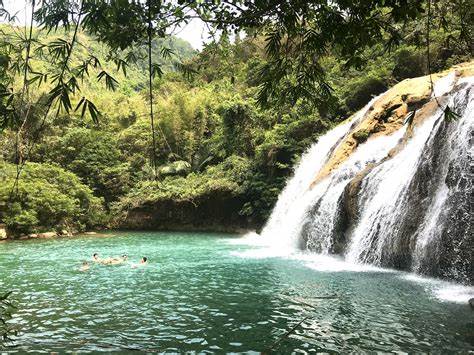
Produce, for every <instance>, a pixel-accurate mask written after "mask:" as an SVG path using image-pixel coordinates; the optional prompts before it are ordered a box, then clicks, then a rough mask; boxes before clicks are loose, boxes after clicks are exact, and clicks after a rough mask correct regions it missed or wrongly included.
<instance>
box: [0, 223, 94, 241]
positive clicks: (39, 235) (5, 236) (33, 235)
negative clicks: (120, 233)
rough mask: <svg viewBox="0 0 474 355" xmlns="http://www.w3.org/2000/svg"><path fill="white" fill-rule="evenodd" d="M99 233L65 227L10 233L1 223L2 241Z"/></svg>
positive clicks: (0, 237) (0, 238) (0, 234)
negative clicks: (34, 231) (54, 229)
mask: <svg viewBox="0 0 474 355" xmlns="http://www.w3.org/2000/svg"><path fill="white" fill-rule="evenodd" d="M99 234H100V232H96V231H87V232H78V231H68V230H65V229H64V230H61V231H49V232H41V233H31V234H21V235H9V234H8V232H7V228H6V226H5V225H4V224H0V242H2V241H11V240H30V239H53V238H68V237H74V236H76V235H99Z"/></svg>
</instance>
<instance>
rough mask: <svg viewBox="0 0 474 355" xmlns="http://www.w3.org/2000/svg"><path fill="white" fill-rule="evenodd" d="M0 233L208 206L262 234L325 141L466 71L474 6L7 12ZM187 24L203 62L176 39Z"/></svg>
mask: <svg viewBox="0 0 474 355" xmlns="http://www.w3.org/2000/svg"><path fill="white" fill-rule="evenodd" d="M0 5H1V6H0V16H1V17H2V20H3V22H4V24H3V25H2V26H1V28H0V127H1V128H0V129H1V131H0V137H1V139H0V161H1V165H0V181H1V186H0V222H3V223H5V224H6V225H7V228H8V229H9V231H11V232H12V233H13V234H15V235H19V234H28V233H34V232H39V231H45V230H51V229H57V230H63V229H68V230H77V231H80V230H85V229H91V228H101V227H106V226H112V227H114V226H118V227H120V221H121V218H122V217H123V215H124V214H126V213H127V211H129V210H131V209H134V208H137V207H139V206H142V205H144V204H146V205H152V204H160V203H164V202H169V201H172V202H173V203H174V206H175V207H176V208H180V206H181V205H182V204H192V205H193V206H194V207H195V208H199V206H200V201H202V200H203V199H212V197H213V196H214V195H215V193H216V192H225V193H226V194H227V195H228V196H234V197H235V196H237V197H239V200H240V201H242V203H241V205H239V206H238V208H237V209H236V210H235V211H232V212H233V213H234V212H235V213H236V214H239V215H240V216H243V217H245V218H247V220H248V223H249V226H252V227H257V228H258V227H259V226H261V225H262V224H263V223H264V221H265V220H266V218H268V216H269V213H270V211H271V209H272V207H273V205H274V203H275V201H276V199H277V196H278V194H279V192H280V191H281V189H282V187H283V184H284V181H285V179H286V178H287V177H288V176H289V175H290V174H291V172H292V167H293V166H294V165H295V163H296V162H297V161H298V159H299V157H300V156H301V154H302V153H303V152H304V151H305V149H307V148H308V147H309V146H310V145H311V144H312V143H314V142H315V141H316V140H317V139H318V136H320V135H321V134H324V132H326V131H327V130H328V129H329V128H331V127H332V126H334V125H336V124H337V123H339V122H341V121H342V120H344V119H345V118H347V117H348V116H349V115H351V114H352V113H354V112H355V111H357V110H358V109H360V108H361V107H363V106H364V104H365V103H367V102H368V101H369V100H370V98H371V97H372V96H373V95H377V94H379V93H381V92H383V91H385V90H386V89H387V88H389V87H390V86H391V85H393V84H395V83H397V82H398V81H401V80H403V79H405V78H409V77H414V76H419V75H424V74H428V73H430V72H434V71H438V70H442V69H444V68H448V67H450V66H452V65H453V64H456V63H460V62H463V61H467V60H470V59H471V58H472V43H473V42H472V26H471V25H472V23H473V7H472V6H470V4H469V1H465V0H456V1H437V2H431V1H411V0H372V1H359V2H353V1H344V0H337V1H331V2H327V1H315V2H307V1H289V2H288V1H254V2H251V1H213V2H208V1H203V2H195V1H184V0H180V1H177V2H168V1H146V2H140V1H126V0H108V1H96V0H81V1H73V0H49V1H46V0H43V1H31V2H30V3H29V8H30V10H31V13H32V15H33V16H32V19H33V20H32V22H31V23H30V24H27V25H26V26H24V27H18V25H15V24H14V23H13V22H12V21H13V18H12V17H11V15H10V14H9V13H8V9H6V8H5V7H4V6H3V4H1V1H0ZM193 18H199V19H201V20H202V21H204V22H205V23H206V24H207V25H208V26H209V29H210V31H211V34H214V35H215V38H214V39H213V40H212V41H210V42H209V43H208V44H207V45H205V47H204V49H203V50H202V51H201V52H196V51H194V50H192V48H191V47H190V45H189V44H187V43H185V42H184V41H182V40H179V39H177V38H175V37H173V36H171V35H170V33H171V32H172V30H173V28H175V27H176V26H179V25H184V24H185V23H186V22H188V21H190V20H191V19H193Z"/></svg>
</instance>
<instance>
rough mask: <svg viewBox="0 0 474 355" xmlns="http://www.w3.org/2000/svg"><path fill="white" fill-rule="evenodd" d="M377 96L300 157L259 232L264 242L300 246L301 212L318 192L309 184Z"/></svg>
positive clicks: (303, 217) (303, 213) (302, 213)
mask: <svg viewBox="0 0 474 355" xmlns="http://www.w3.org/2000/svg"><path fill="white" fill-rule="evenodd" d="M378 97H379V96H378ZM378 97H375V98H373V99H372V100H371V101H370V102H369V103H368V104H367V105H366V106H365V107H364V108H363V109H362V110H360V111H359V112H358V113H356V114H355V115H354V116H352V117H351V118H350V119H349V120H347V121H345V122H344V123H342V124H340V125H338V126H336V127H335V128H334V129H332V130H330V131H329V132H327V133H326V134H325V135H323V136H322V137H320V138H319V139H318V141H317V143H315V144H314V145H313V146H312V147H311V148H310V149H309V150H308V151H307V152H306V153H305V154H304V155H303V156H302V157H301V160H300V163H299V165H298V166H297V167H296V169H295V172H294V175H293V177H292V178H291V179H290V180H289V182H288V183H287V185H286V187H285V188H284V189H283V191H282V192H281V193H280V196H279V197H278V201H277V203H276V205H275V208H274V209H273V212H272V214H271V216H270V219H269V221H268V223H267V225H266V226H265V228H264V229H263V231H262V236H264V237H268V242H271V243H278V244H280V245H281V246H287V247H290V248H297V247H300V246H301V242H300V240H299V233H300V230H301V227H302V224H303V221H304V219H305V214H306V212H307V209H308V207H309V206H310V205H311V204H312V201H313V200H314V197H315V196H317V195H318V191H315V190H314V189H313V190H311V189H310V188H309V187H310V185H311V182H312V181H313V180H314V178H315V176H316V174H317V173H318V171H319V170H320V169H321V168H322V166H323V165H324V163H325V162H326V161H327V159H328V156H329V155H330V153H331V152H332V151H334V149H336V147H337V145H338V144H339V143H340V142H341V141H342V139H343V138H344V137H345V136H346V135H347V134H348V133H349V132H350V130H351V128H352V127H353V126H355V125H356V124H357V123H358V122H359V121H360V120H361V119H362V118H363V117H364V115H365V114H366V113H367V111H368V110H369V108H370V107H371V105H372V104H373V103H374V102H375V101H376V100H377V99H378Z"/></svg>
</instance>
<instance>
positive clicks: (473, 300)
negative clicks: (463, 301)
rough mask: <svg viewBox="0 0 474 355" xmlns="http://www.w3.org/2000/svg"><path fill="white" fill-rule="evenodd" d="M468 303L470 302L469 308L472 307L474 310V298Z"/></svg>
mask: <svg viewBox="0 0 474 355" xmlns="http://www.w3.org/2000/svg"><path fill="white" fill-rule="evenodd" d="M468 302H469V306H471V308H472V309H474V298H471V299H470V300H469V301H468Z"/></svg>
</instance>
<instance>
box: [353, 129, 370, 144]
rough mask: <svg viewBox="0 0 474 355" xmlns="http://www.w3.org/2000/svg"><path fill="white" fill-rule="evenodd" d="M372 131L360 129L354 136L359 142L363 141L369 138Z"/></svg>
mask: <svg viewBox="0 0 474 355" xmlns="http://www.w3.org/2000/svg"><path fill="white" fill-rule="evenodd" d="M369 136H370V132H369V131H368V130H366V129H361V130H358V131H357V132H354V133H353V134H352V137H354V139H355V140H356V141H357V143H359V144H360V143H363V142H365V141H366V140H367V138H369Z"/></svg>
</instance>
